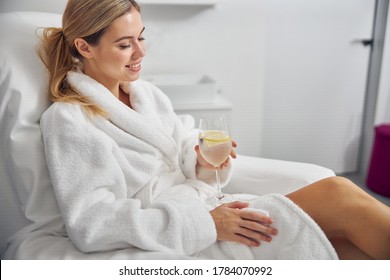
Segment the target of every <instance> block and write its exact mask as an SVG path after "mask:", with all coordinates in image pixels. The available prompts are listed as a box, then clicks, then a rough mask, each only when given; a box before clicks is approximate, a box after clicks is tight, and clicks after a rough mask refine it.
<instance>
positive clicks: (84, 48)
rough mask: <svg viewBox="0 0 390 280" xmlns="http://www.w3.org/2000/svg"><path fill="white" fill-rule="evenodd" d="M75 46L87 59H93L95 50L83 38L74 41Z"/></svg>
mask: <svg viewBox="0 0 390 280" xmlns="http://www.w3.org/2000/svg"><path fill="white" fill-rule="evenodd" d="M74 45H75V47H76V49H77V51H78V52H79V53H80V54H81V55H82V56H83V57H85V58H92V57H93V50H92V46H91V45H90V44H88V43H87V42H86V41H85V40H84V39H82V38H76V39H75V40H74Z"/></svg>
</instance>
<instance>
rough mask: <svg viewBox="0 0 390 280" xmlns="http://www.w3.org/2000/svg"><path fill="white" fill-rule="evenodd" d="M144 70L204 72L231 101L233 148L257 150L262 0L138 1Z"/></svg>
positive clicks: (9, 6) (11, 4)
mask: <svg viewBox="0 0 390 280" xmlns="http://www.w3.org/2000/svg"><path fill="white" fill-rule="evenodd" d="M65 4H66V0H57V1H52V0H29V1H25V0H5V1H4V0H3V1H2V2H1V4H0V5H1V6H0V11H12V10H32V11H45V12H62V11H63V9H64V7H65ZM142 14H143V20H144V24H145V26H146V28H147V29H146V32H145V35H146V37H147V44H148V45H147V46H148V55H147V57H146V58H145V60H144V68H143V69H144V73H145V74H151V73H153V74H155V73H192V72H195V73H205V74H208V75H210V76H211V77H213V78H214V79H216V80H217V83H218V84H219V86H220V89H221V92H222V95H223V96H225V97H226V98H227V99H228V100H229V101H230V102H231V103H233V105H234V107H233V112H232V123H231V124H230V126H231V132H232V135H233V137H234V139H235V140H236V141H237V142H238V143H239V147H238V152H239V153H241V154H246V155H254V156H258V155H260V145H259V143H260V139H261V122H262V120H261V111H262V109H261V105H262V96H263V91H264V90H263V81H262V79H263V77H264V69H263V65H264V53H265V50H264V47H265V46H264V40H265V1H264V0H245V1H236V0H219V1H218V3H217V4H216V5H215V6H214V7H199V6H198V7H196V6H172V5H169V6H163V5H158V6H150V5H145V6H143V11H142Z"/></svg>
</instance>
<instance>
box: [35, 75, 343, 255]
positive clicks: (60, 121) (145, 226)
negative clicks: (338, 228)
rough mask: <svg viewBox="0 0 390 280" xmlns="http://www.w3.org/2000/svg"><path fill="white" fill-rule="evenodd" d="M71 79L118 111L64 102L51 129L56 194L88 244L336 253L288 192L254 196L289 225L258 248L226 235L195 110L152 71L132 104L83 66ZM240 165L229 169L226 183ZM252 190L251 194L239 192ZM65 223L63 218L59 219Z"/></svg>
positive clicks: (73, 235)
mask: <svg viewBox="0 0 390 280" xmlns="http://www.w3.org/2000/svg"><path fill="white" fill-rule="evenodd" d="M67 80H68V83H69V84H70V85H71V86H72V87H73V88H75V89H76V90H77V91H78V92H80V93H81V94H83V95H86V96H88V97H89V98H90V99H91V100H92V101H93V102H95V103H96V104H98V105H100V106H101V107H102V108H104V110H106V112H107V113H108V116H107V118H103V117H90V116H88V115H87V114H86V113H85V112H84V110H83V109H82V108H81V107H80V106H79V105H74V104H68V103H60V102H58V103H54V104H53V105H52V106H51V107H50V108H49V109H48V110H47V111H46V112H45V113H44V115H43V116H42V119H41V130H42V135H43V140H44V146H45V153H46V158H47V163H48V167H49V172H50V177H51V180H52V184H53V188H54V193H55V197H56V200H57V203H58V206H59V209H60V212H61V217H62V221H63V224H64V225H65V228H66V233H64V232H62V233H59V234H60V235H64V234H65V235H67V236H69V238H70V239H71V241H72V242H73V244H74V245H75V246H76V247H77V248H78V249H79V250H80V251H82V252H86V253H98V252H100V253H101V252H107V251H111V252H112V251H113V250H120V249H126V248H132V247H133V248H134V247H135V248H139V249H142V250H146V251H157V252H171V253H175V254H178V255H186V256H194V257H201V258H218V259H223V258H229V259H231V258H233V259H253V258H256V259H336V258H337V255H336V253H335V251H334V249H333V247H332V245H331V244H330V242H329V241H328V240H327V238H326V237H325V235H324V233H323V232H322V231H321V229H320V228H319V227H318V225H317V224H316V223H315V222H314V221H313V220H312V219H311V218H310V217H309V216H308V215H307V214H306V213H304V212H303V211H302V210H301V209H300V208H299V207H297V206H296V205H295V204H293V203H292V202H291V201H290V200H288V199H287V198H285V197H284V196H282V195H277V194H275V195H267V196H264V197H259V198H255V199H252V200H251V207H255V208H260V209H265V210H266V211H268V212H269V213H270V216H271V217H272V218H273V219H274V220H275V224H274V226H275V227H276V228H278V230H279V234H278V236H277V237H275V238H274V240H273V241H272V242H271V243H265V242H263V243H262V246H260V247H259V248H250V247H247V246H244V245H241V244H238V243H233V242H217V241H216V229H215V226H214V222H213V220H212V218H211V215H210V214H209V211H210V209H211V208H212V207H211V206H210V205H208V204H207V202H206V197H207V196H208V195H209V194H210V193H212V192H215V190H216V188H215V187H214V186H212V185H213V184H214V181H215V173H214V172H213V171H212V170H204V169H201V170H199V172H198V174H196V172H195V166H196V153H195V151H194V146H195V145H196V142H197V135H196V131H195V130H194V128H193V126H194V122H193V119H192V118H184V117H183V118H179V117H178V116H177V115H176V114H175V113H174V111H173V109H172V106H171V104H170V102H169V100H168V98H167V97H166V96H165V95H164V94H163V93H162V92H161V91H160V90H159V89H158V88H156V87H155V86H153V85H151V84H150V83H147V82H144V81H137V82H134V83H132V84H131V86H130V88H129V89H126V90H127V91H130V98H131V104H132V107H133V109H130V108H129V107H127V106H126V105H124V104H123V103H122V102H121V101H119V100H118V99H117V98H116V97H114V96H113V95H112V94H111V92H109V91H108V90H107V89H106V88H105V87H103V86H102V85H101V84H99V83H97V82H96V81H95V80H93V79H91V78H89V77H88V76H86V75H84V74H82V73H79V72H69V73H68V77H67ZM231 172H232V169H231V166H229V167H228V168H226V169H224V170H223V171H222V172H221V177H222V183H223V184H226V183H227V182H228V180H229V177H230V174H231ZM239 198H243V197H239ZM57 228H59V227H57Z"/></svg>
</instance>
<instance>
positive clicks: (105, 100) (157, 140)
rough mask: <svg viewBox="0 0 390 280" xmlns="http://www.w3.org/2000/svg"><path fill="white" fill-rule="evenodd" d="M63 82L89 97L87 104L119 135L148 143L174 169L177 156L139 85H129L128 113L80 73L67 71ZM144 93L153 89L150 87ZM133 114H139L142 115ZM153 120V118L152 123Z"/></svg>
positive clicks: (142, 88)
mask: <svg viewBox="0 0 390 280" xmlns="http://www.w3.org/2000/svg"><path fill="white" fill-rule="evenodd" d="M67 81H68V83H69V84H70V85H71V86H72V87H73V88H74V89H75V90H77V91H78V92H79V93H80V94H82V95H84V96H87V97H89V98H90V99H91V101H93V102H94V103H96V104H97V105H99V106H100V107H102V108H103V109H104V110H105V111H106V112H107V113H108V117H107V120H108V121H110V122H111V123H113V124H114V125H115V126H117V127H119V128H120V129H122V130H123V131H125V132H127V133H129V134H131V135H133V136H135V137H137V138H140V139H142V140H143V141H146V142H148V143H149V144H151V145H152V146H154V147H156V148H157V149H159V150H160V151H161V152H162V153H163V154H164V155H167V156H168V157H167V158H169V159H171V160H172V161H174V162H175V165H176V164H177V163H176V161H177V157H172V156H173V155H176V154H177V145H176V142H175V141H174V140H173V138H172V137H171V135H169V133H167V131H166V129H165V128H164V126H163V125H162V123H161V120H159V119H158V116H157V114H154V112H153V110H154V108H153V106H151V104H149V103H150V102H148V100H146V97H143V95H146V93H144V94H143V93H142V92H139V91H140V90H145V87H138V86H137V83H139V82H133V84H132V86H131V98H132V99H134V101H135V102H134V104H133V103H132V105H133V107H134V110H132V109H130V108H129V107H128V106H126V105H125V104H124V103H122V102H121V101H120V100H119V99H118V98H116V97H115V96H114V95H113V94H112V93H111V92H110V91H109V90H108V89H107V88H106V87H104V86H103V85H102V84H100V83H98V82H97V81H96V80H94V79H92V78H91V77H89V76H87V75H85V74H84V73H82V72H75V71H69V72H68V74H67ZM147 90H153V89H152V88H151V87H150V88H148V89H147ZM143 99H145V100H143ZM141 106H142V107H141ZM137 111H142V115H141V114H140V113H138V112H137ZM153 116H156V119H155V120H153ZM174 162H172V163H174Z"/></svg>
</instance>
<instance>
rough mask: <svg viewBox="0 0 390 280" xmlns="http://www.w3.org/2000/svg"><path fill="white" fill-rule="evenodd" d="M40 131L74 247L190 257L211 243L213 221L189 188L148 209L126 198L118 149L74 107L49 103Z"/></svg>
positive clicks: (60, 205) (82, 249)
mask: <svg viewBox="0 0 390 280" xmlns="http://www.w3.org/2000/svg"><path fill="white" fill-rule="evenodd" d="M41 130H42V135H43V140H44V146H45V153H46V158H47V162H48V167H49V172H50V176H51V179H52V183H53V188H54V191H55V195H56V199H57V202H58V205H59V207H60V211H61V214H62V216H63V219H64V223H65V225H66V229H67V232H68V235H69V237H70V239H71V240H72V242H73V243H74V244H75V246H76V247H77V248H78V249H79V250H81V251H83V252H96V251H105V250H113V249H121V248H128V247H132V246H134V247H137V248H141V249H144V250H151V251H163V252H164V251H171V252H175V253H179V254H185V255H191V254H193V253H196V252H198V251H200V250H202V249H204V248H206V247H208V246H210V245H211V244H212V243H213V242H215V240H216V230H215V225H214V222H213V220H212V218H211V216H210V214H209V212H208V210H207V209H206V208H205V207H204V206H203V205H202V204H201V202H200V200H198V199H197V197H196V195H191V193H188V192H190V188H183V189H185V190H186V193H185V192H183V193H178V195H177V196H175V197H171V198H170V199H169V200H166V201H159V202H158V203H155V204H152V205H150V206H149V207H148V208H142V207H141V202H140V201H139V200H137V199H133V198H132V197H129V194H128V186H126V184H127V183H126V182H125V179H124V175H123V172H122V171H121V170H122V169H121V165H122V164H124V163H123V162H121V159H120V153H119V151H118V149H119V148H118V147H116V146H115V142H114V141H110V138H109V137H108V136H107V135H105V134H104V133H103V132H102V131H100V130H98V129H96V128H95V127H94V126H93V125H91V124H90V123H88V117H86V116H85V115H84V113H83V112H82V109H81V108H80V107H79V106H76V105H72V104H65V103H55V104H53V105H52V106H51V107H50V108H49V109H48V111H46V112H45V113H44V115H43V116H42V119H41ZM135 183H136V182H135Z"/></svg>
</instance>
